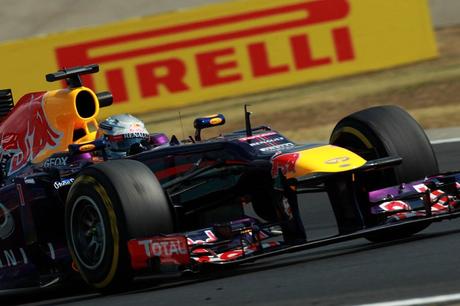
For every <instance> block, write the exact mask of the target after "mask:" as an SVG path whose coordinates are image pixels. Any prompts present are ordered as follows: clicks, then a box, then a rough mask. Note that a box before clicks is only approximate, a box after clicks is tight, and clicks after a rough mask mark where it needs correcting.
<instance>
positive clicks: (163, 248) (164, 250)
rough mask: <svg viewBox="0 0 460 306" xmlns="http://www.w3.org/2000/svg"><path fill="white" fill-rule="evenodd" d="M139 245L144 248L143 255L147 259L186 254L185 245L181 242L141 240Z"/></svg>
mask: <svg viewBox="0 0 460 306" xmlns="http://www.w3.org/2000/svg"><path fill="white" fill-rule="evenodd" d="M139 245H142V246H144V249H145V253H146V255H147V256H148V257H153V256H158V257H162V256H166V257H168V256H174V255H186V254H188V249H187V245H186V244H185V243H184V241H182V240H176V241H174V240H165V241H152V240H142V241H139Z"/></svg>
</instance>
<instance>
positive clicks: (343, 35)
mask: <svg viewBox="0 0 460 306" xmlns="http://www.w3.org/2000/svg"><path fill="white" fill-rule="evenodd" d="M332 37H333V39H334V45H335V50H336V53H337V60H338V61H339V62H345V61H349V60H352V59H354V58H355V52H354V50H353V44H352V42H351V34H350V30H349V28H348V27H343V28H337V29H334V30H332Z"/></svg>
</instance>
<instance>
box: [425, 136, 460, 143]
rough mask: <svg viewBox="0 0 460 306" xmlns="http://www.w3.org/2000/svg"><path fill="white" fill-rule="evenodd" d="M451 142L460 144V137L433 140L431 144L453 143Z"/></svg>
mask: <svg viewBox="0 0 460 306" xmlns="http://www.w3.org/2000/svg"><path fill="white" fill-rule="evenodd" d="M451 142H460V137H457V138H447V139H438V140H433V141H431V144H441V143H451Z"/></svg>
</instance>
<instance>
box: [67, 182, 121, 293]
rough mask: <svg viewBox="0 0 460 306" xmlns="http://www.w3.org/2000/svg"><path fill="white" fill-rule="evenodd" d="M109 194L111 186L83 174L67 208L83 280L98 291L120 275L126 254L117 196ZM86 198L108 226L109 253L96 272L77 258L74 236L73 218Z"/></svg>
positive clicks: (73, 253)
mask: <svg viewBox="0 0 460 306" xmlns="http://www.w3.org/2000/svg"><path fill="white" fill-rule="evenodd" d="M109 194H111V193H110V190H108V188H107V186H104V185H103V184H102V183H101V182H100V181H99V180H96V179H95V178H94V177H93V176H90V175H85V174H83V175H81V176H79V177H78V178H77V179H76V180H75V182H74V183H73V186H72V188H71V190H70V192H69V197H68V201H67V205H66V218H65V219H66V234H67V242H68V245H69V250H70V254H71V256H72V259H73V261H74V262H75V263H76V265H77V268H78V269H79V271H80V274H81V276H82V277H83V279H84V280H85V281H86V282H87V283H89V284H91V285H93V286H94V287H96V288H105V287H107V286H108V285H109V284H110V283H111V282H112V280H113V279H114V277H115V275H116V274H117V272H118V271H117V270H118V267H119V261H120V260H121V258H120V257H121V255H122V254H120V253H121V248H122V246H123V239H122V238H121V237H120V230H119V227H120V226H119V221H118V220H119V218H118V217H117V213H116V210H115V205H114V203H113V202H114V197H113V196H109ZM82 197H88V198H90V199H91V200H92V202H93V203H94V205H95V207H96V208H97V210H98V212H99V213H100V215H101V216H102V222H103V223H104V231H105V237H104V239H105V252H104V255H103V258H102V260H101V262H100V264H99V265H98V266H97V267H95V268H93V269H90V268H88V267H85V264H84V263H82V262H81V260H80V259H79V257H78V256H77V252H78V251H76V250H75V247H76V246H75V239H74V237H73V236H72V235H73V233H72V222H74V221H75V220H72V217H75V216H76V215H75V214H74V213H73V212H75V210H76V209H78V207H76V205H78V204H79V203H81V201H80V202H79V200H81V199H82ZM76 222H78V220H77V221H76Z"/></svg>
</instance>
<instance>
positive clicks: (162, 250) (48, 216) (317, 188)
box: [0, 65, 460, 289]
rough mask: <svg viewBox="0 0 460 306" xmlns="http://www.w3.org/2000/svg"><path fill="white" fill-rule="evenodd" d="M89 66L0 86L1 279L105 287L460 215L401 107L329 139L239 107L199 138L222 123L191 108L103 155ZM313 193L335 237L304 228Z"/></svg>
mask: <svg viewBox="0 0 460 306" xmlns="http://www.w3.org/2000/svg"><path fill="white" fill-rule="evenodd" d="M97 71H98V66H97V65H90V66H85V67H76V68H71V69H65V70H60V71H58V72H56V73H52V74H48V75H47V77H46V78H47V80H48V81H58V80H65V81H66V82H67V84H68V86H67V88H65V89H60V90H53V91H46V92H35V93H31V94H27V95H25V96H23V97H22V98H21V99H20V100H19V101H18V102H17V103H16V104H15V105H14V103H13V98H12V95H11V91H10V90H2V91H0V120H1V122H0V134H1V139H2V142H1V148H0V153H1V156H0V158H1V164H0V166H1V169H0V170H1V171H0V172H1V178H0V181H1V188H0V288H3V289H5V288H19V287H33V286H49V285H52V284H58V283H62V282H65V281H67V280H71V279H74V278H75V277H81V278H83V279H84V280H85V281H86V282H87V283H88V284H90V285H91V286H93V287H96V288H100V289H112V288H116V287H118V286H120V285H122V284H123V283H126V282H127V281H129V280H131V279H132V278H133V277H136V276H138V275H145V274H159V273H169V272H171V271H173V272H176V273H177V272H180V271H200V270H201V269H203V268H204V267H210V266H216V265H237V264H242V263H245V262H249V261H254V260H256V259H259V258H263V257H267V256H273V255H277V254H282V253H286V252H292V251H297V250H303V249H308V248H312V247H315V246H321V245H325V244H330V243H335V242H340V241H344V240H348V239H353V238H359V237H365V238H367V239H369V240H371V241H385V240H391V239H396V238H400V237H404V236H408V235H411V234H414V233H416V232H418V231H420V230H422V229H424V228H425V227H426V226H428V225H429V224H430V223H431V222H432V221H435V220H440V219H449V218H454V217H457V216H459V215H460V211H459V209H458V207H459V205H458V203H459V202H458V201H459V200H458V188H459V182H460V175H459V174H444V175H436V173H438V165H437V161H436V158H435V155H434V153H433V150H432V147H431V145H430V143H429V141H428V139H427V137H426V135H425V133H424V131H423V130H422V129H421V127H420V126H419V125H418V124H417V122H415V120H414V119H412V118H411V117H410V115H408V114H407V113H406V112H405V111H404V110H402V109H400V108H399V107H396V106H380V107H374V108H370V109H365V110H362V111H360V112H357V113H354V114H351V115H349V116H347V117H345V118H344V119H342V120H341V121H340V122H339V123H338V124H337V125H336V127H335V128H334V130H333V132H332V135H331V138H330V144H326V145H319V144H307V145H300V144H296V143H294V142H293V141H290V140H289V139H287V138H286V137H284V136H283V135H281V134H280V133H278V132H277V131H274V130H272V129H270V128H269V127H267V126H258V127H251V122H250V113H249V112H247V111H246V110H245V113H244V115H245V119H246V120H245V122H246V124H245V127H244V129H242V130H240V131H235V132H232V133H229V134H225V135H221V136H219V137H216V138H212V139H207V140H203V139H201V130H202V129H204V128H210V127H213V126H217V125H221V124H223V123H224V122H225V118H224V117H223V115H220V114H217V115H213V116H208V117H202V118H197V119H196V120H195V122H194V125H195V128H196V133H195V135H194V137H190V138H189V139H187V140H186V141H179V140H178V139H177V138H176V137H175V136H172V137H171V140H169V141H168V144H167V145H162V146H156V143H157V140H158V139H159V138H162V139H165V137H166V136H165V135H162V134H153V135H150V137H149V143H150V145H151V146H150V148H149V149H147V150H141V151H138V152H137V153H135V154H131V155H129V156H126V157H123V158H118V159H111V158H110V157H109V156H107V154H105V153H104V152H105V151H106V149H107V143H106V141H105V140H104V139H102V138H98V137H97V136H96V130H97V128H98V122H97V121H96V116H97V115H98V112H99V108H100V107H107V106H109V105H110V104H111V102H112V97H111V94H110V93H108V92H102V93H95V92H93V91H92V90H91V89H89V88H86V87H84V86H82V84H81V79H80V75H82V74H87V73H94V72H97ZM306 120H307V119H306ZM433 175H435V176H433ZM414 180H418V181H416V182H415V183H408V184H404V182H411V181H414ZM392 186H394V187H392ZM313 192H326V193H328V195H329V198H330V202H331V205H332V208H333V212H334V214H335V217H336V221H337V226H338V235H335V236H332V237H329V238H326V239H319V240H313V241H310V240H309V239H308V237H307V236H306V234H305V230H304V225H303V223H302V220H301V218H300V214H299V207H298V200H297V195H298V194H302V193H313ZM248 208H250V209H248Z"/></svg>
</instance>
